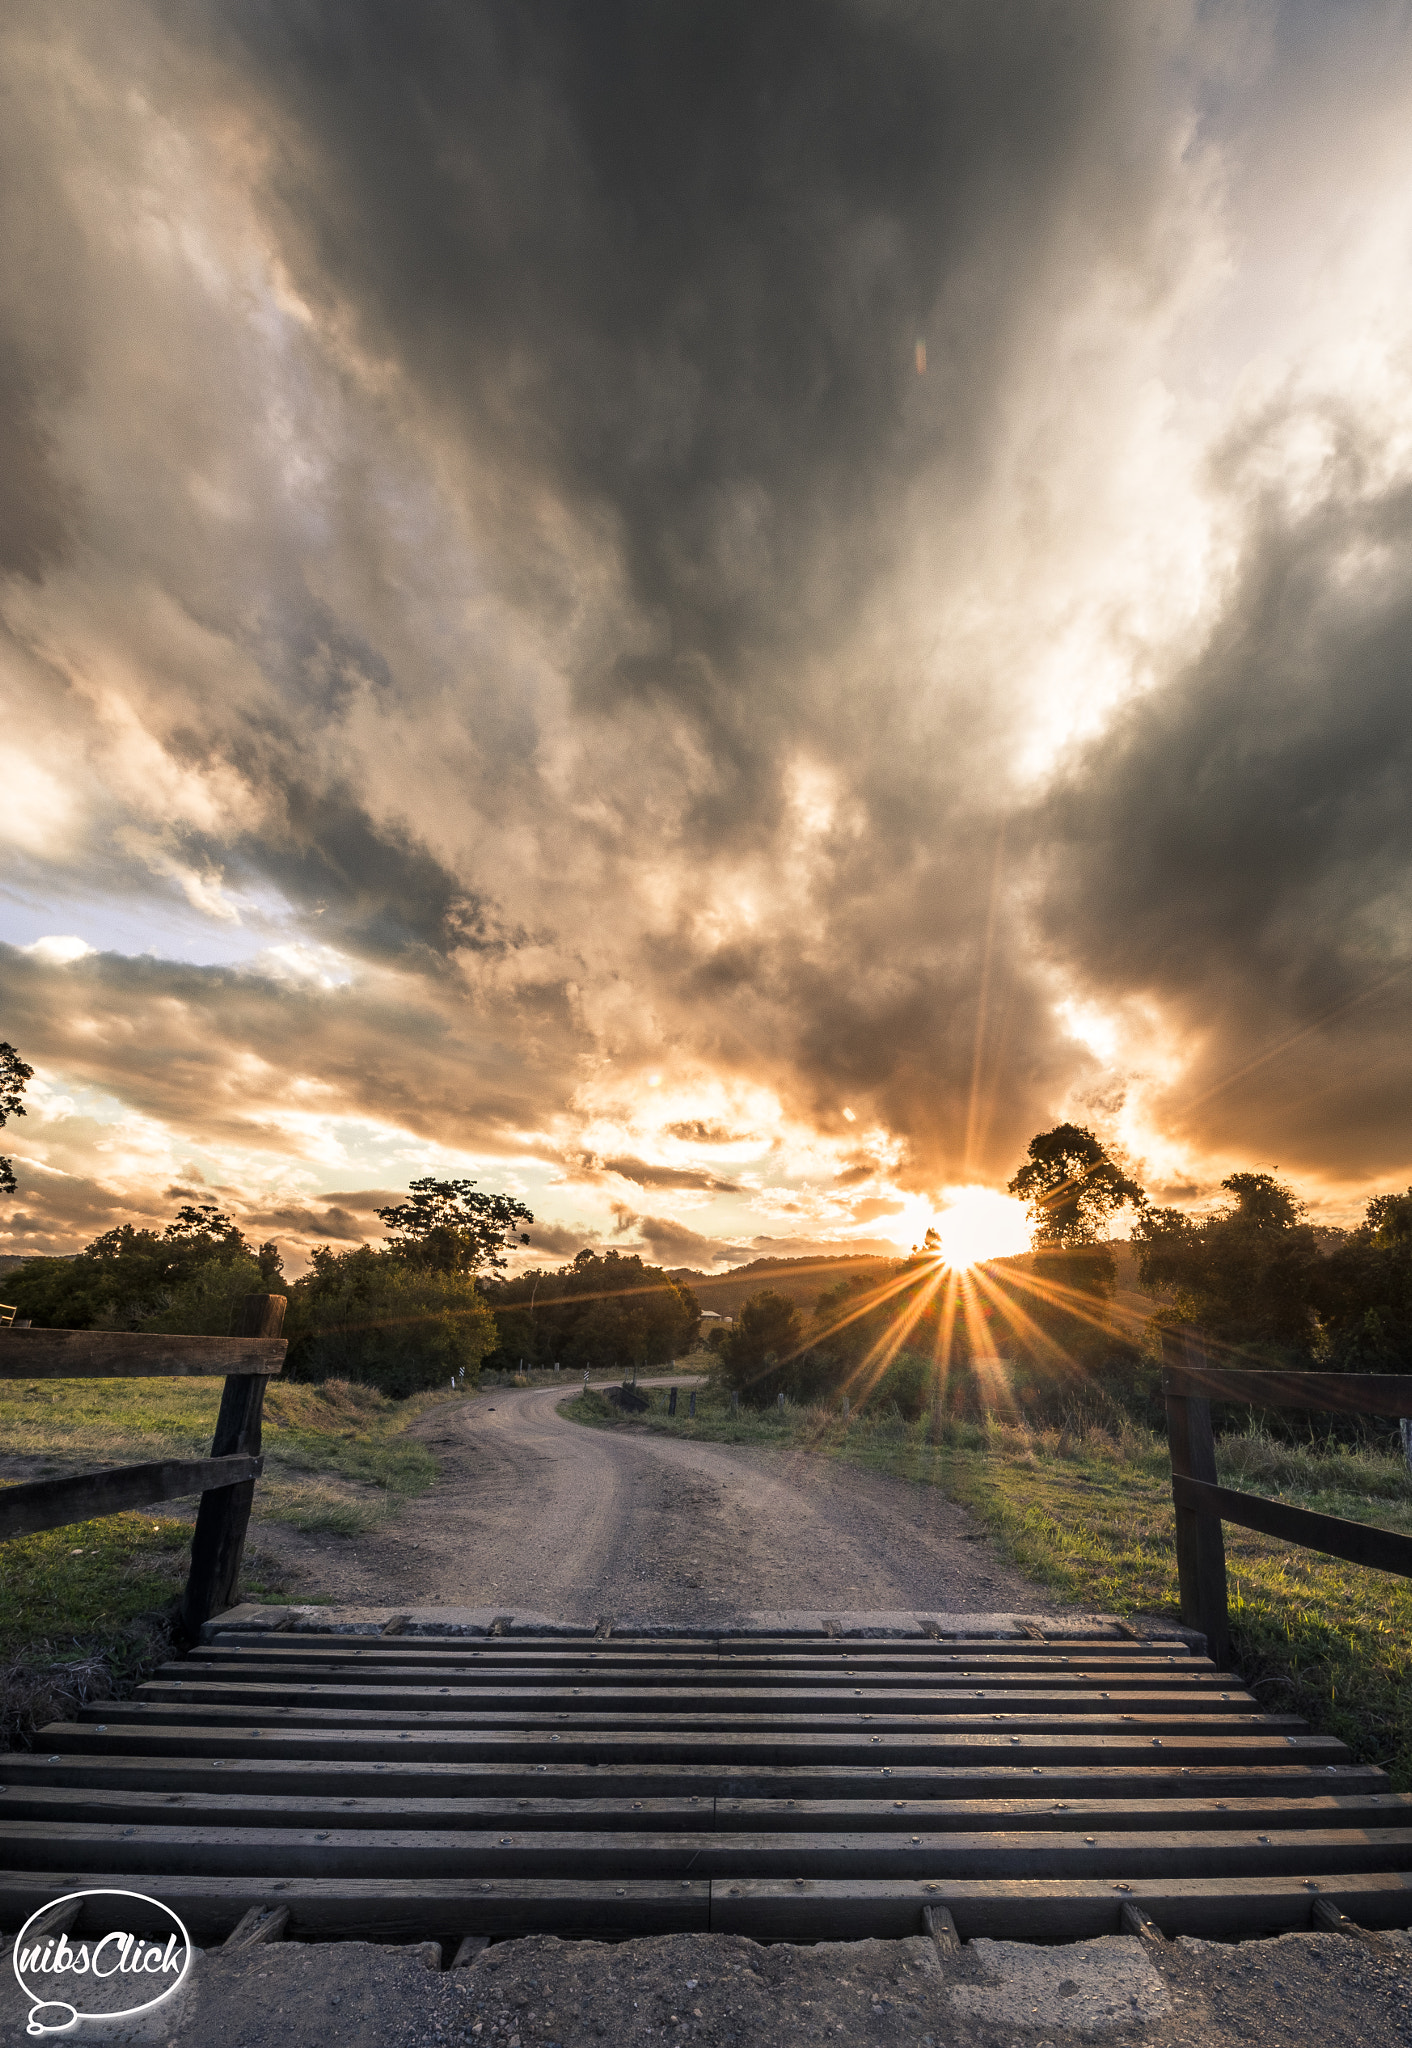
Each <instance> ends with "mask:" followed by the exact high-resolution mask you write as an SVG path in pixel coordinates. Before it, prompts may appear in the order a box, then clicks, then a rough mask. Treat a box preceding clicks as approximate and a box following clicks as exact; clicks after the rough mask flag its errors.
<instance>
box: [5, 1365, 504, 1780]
mask: <svg viewBox="0 0 1412 2048" xmlns="http://www.w3.org/2000/svg"><path fill="white" fill-rule="evenodd" d="M222 1384H223V1383H222V1381H221V1380H219V1379H186V1378H183V1379H133V1380H96V1379H94V1380H87V1379H86V1380H45V1381H40V1382H36V1383H32V1384H27V1383H26V1382H24V1381H3V1382H0V1444H3V1445H4V1447H5V1450H6V1452H7V1453H10V1454H12V1455H13V1454H19V1455H22V1456H27V1457H29V1458H31V1459H34V1460H35V1461H36V1463H35V1465H34V1467H33V1468H32V1469H33V1475H34V1476H35V1477H37V1478H38V1477H47V1476H51V1475H57V1474H60V1473H67V1472H74V1471H82V1470H84V1469H85V1468H87V1467H90V1466H101V1465H116V1464H136V1463H145V1462H147V1461H149V1460H152V1459H157V1458H161V1457H197V1456H203V1455H205V1453H206V1452H208V1451H209V1449H210V1444H211V1435H212V1432H213V1430H214V1428H215V1423H216V1411H217V1409H218V1408H219V1407H220V1400H221V1390H222ZM453 1398H455V1399H462V1398H464V1397H463V1396H459V1395H458V1396H454V1397H453V1396H452V1395H451V1394H450V1393H449V1392H448V1393H445V1394H443V1393H432V1394H421V1395H417V1396H414V1397H413V1398H412V1399H411V1400H407V1401H391V1400H389V1399H388V1398H387V1397H386V1396H385V1395H383V1394H379V1393H377V1392H375V1391H374V1390H373V1389H372V1388H370V1387H359V1386H350V1385H348V1384H347V1383H346V1382H344V1381H338V1380H330V1381H327V1382H325V1383H324V1384H322V1385H320V1386H306V1385H301V1384H299V1383H297V1382H294V1381H288V1382H281V1381H275V1382H274V1383H273V1384H272V1385H271V1386H270V1387H269V1388H268V1389H267V1391H266V1395H265V1410H264V1450H265V1476H264V1478H263V1479H262V1480H261V1482H260V1484H259V1485H258V1486H257V1487H256V1489H255V1507H254V1513H253V1516H252V1527H251V1533H250V1542H249V1544H248V1546H247V1550H246V1557H245V1564H244V1568H243V1571H242V1582H241V1587H240V1594H241V1597H242V1598H246V1599H256V1600H258V1599H278V1598H280V1597H281V1595H282V1594H284V1593H285V1590H286V1589H285V1588H284V1587H283V1586H282V1585H281V1583H280V1575H279V1568H278V1566H277V1565H276V1564H275V1562H274V1560H273V1559H272V1558H270V1557H269V1556H268V1555H266V1554H262V1552H261V1548H260V1542H259V1535H260V1529H261V1526H262V1525H267V1524H270V1523H275V1522H279V1523H284V1524H286V1525H288V1526H290V1527H292V1528H295V1529H299V1530H302V1531H304V1532H306V1533H315V1532H319V1531H324V1532H330V1533H333V1534H337V1535H341V1536H354V1535H359V1534H361V1533H362V1532H363V1531H364V1530H367V1529H369V1528H373V1527H375V1526H376V1525H377V1524H378V1523H379V1522H380V1521H382V1520H385V1519H386V1518H387V1516H388V1515H389V1514H392V1513H395V1512H396V1509H397V1507H398V1506H399V1505H400V1503H401V1502H402V1501H403V1500H406V1499H408V1498H410V1497H411V1496H412V1495H414V1494H418V1493H421V1492H424V1491H425V1489H426V1488H427V1487H428V1486H430V1485H431V1483H432V1481H433V1480H434V1479H435V1477H436V1473H437V1463H436V1459H435V1456H434V1455H433V1453H432V1452H431V1451H429V1450H428V1449H427V1447H426V1446H425V1445H424V1444H421V1443H419V1442H417V1441H416V1440H415V1439H413V1438H410V1437H409V1436H408V1435H407V1429H408V1425H409V1424H410V1423H412V1422H414V1421H415V1420H416V1419H417V1417H418V1416H420V1415H422V1414H424V1413H425V1412H426V1411H427V1409H428V1408H431V1407H435V1406H437V1405H438V1404H439V1403H441V1402H443V1401H449V1400H451V1399H453ZM188 1505H189V1507H190V1508H191V1509H193V1510H194V1507H195V1501H194V1499H193V1500H192V1501H191V1502H190V1503H189V1504H188ZM190 1550H191V1524H190V1521H189V1520H182V1519H178V1518H176V1517H175V1516H173V1515H172V1514H171V1513H170V1511H169V1510H159V1511H157V1512H155V1513H152V1514H145V1515H144V1514H124V1515H108V1516H104V1517H102V1518H101V1519H100V1520H98V1521H94V1522H81V1523H71V1524H69V1525H68V1526H67V1527H65V1528H62V1529H51V1530H47V1531H45V1532H44V1533H43V1534H41V1535H38V1536H29V1537H21V1538H18V1539H16V1540H15V1541H14V1542H11V1543H7V1544H6V1545H5V1546H4V1549H3V1552H2V1553H0V1569H3V1598H0V1667H3V1670H0V1746H3V1744H4V1742H5V1741H6V1740H7V1739H9V1740H14V1739H17V1738H20V1739H22V1738H23V1737H24V1736H25V1734H26V1733H27V1732H29V1731H30V1730H32V1729H33V1728H34V1727H36V1726H38V1725H40V1724H41V1723H42V1722H43V1721H44V1720H46V1719H53V1718H54V1717H55V1715H56V1714H61V1713H65V1712H68V1711H71V1710H72V1707H73V1705H74V1703H75V1702H77V1701H79V1700H82V1699H84V1698H87V1697H89V1696H96V1697H103V1696H105V1695H106V1694H107V1693H108V1692H109V1691H112V1690H114V1689H117V1690H119V1691H121V1690H123V1689H125V1688H126V1687H127V1686H128V1685H130V1684H131V1683H133V1682H135V1681H136V1680H138V1679H140V1678H141V1677H142V1676H144V1675H145V1674H146V1672H147V1671H148V1670H150V1669H151V1668H152V1666H153V1664H154V1663H156V1662H158V1661H160V1659H161V1658H162V1657H163V1656H165V1655H166V1654H167V1653H168V1650H169V1647H170V1641H171V1636H170V1625H171V1621H172V1618H173V1614H174V1607H175V1602H176V1600H177V1598H178V1596H179V1595H180V1593H181V1589H182V1587H183V1585H184V1584H185V1582H186V1573H187V1567H188V1563H189V1559H190Z"/></svg>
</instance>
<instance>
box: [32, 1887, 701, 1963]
mask: <svg viewBox="0 0 1412 2048" xmlns="http://www.w3.org/2000/svg"><path fill="white" fill-rule="evenodd" d="M110 1875H111V1873H95V1872H92V1871H80V1870H70V1871H66V1872H64V1873H63V1874H62V1877H61V1878H60V1880H59V1881H60V1882H62V1884H63V1886H64V1888H65V1889H66V1890H70V1891H89V1890H98V1889H102V1888H103V1886H104V1884H105V1882H106V1879H107V1877H109V1876H110ZM53 1883H54V1875H51V1874H49V1873H41V1874H38V1875H34V1874H26V1873H24V1872H0V1925H3V1926H6V1927H18V1926H20V1925H21V1923H22V1922H23V1921H24V1920H26V1919H27V1918H28V1916H29V1915H30V1914H31V1913H32V1912H35V1911H37V1910H38V1908H39V1907H40V1906H42V1905H43V1904H44V1903H45V1901H46V1900H47V1899H49V1898H51V1897H52V1896H53V1889H52V1887H53ZM153 1891H154V1895H155V1896H157V1897H159V1898H160V1899H161V1900H162V1903H163V1904H164V1905H167V1906H170V1907H171V1908H172V1910H173V1911H174V1912H175V1913H178V1914H179V1915H180V1917H181V1919H182V1921H183V1922H184V1923H185V1925H186V1927H187V1928H188V1929H189V1931H190V1933H191V1937H192V1939H193V1940H194V1941H196V1942H198V1943H199V1944H201V1945H203V1946H206V1947H209V1946H210V1945H211V1944H212V1943H213V1942H215V1941H219V1940H222V1939H224V1937H225V1936H226V1935H227V1934H229V1933H230V1931H231V1929H232V1928H233V1927H234V1926H235V1925H236V1923H237V1922H238V1921H239V1920H240V1918H241V1917H242V1916H243V1915H244V1914H245V1913H247V1912H248V1911H249V1910H250V1908H251V1907H252V1906H282V1907H284V1908H285V1909H287V1911H288V1913H289V1925H288V1928H287V1934H288V1936H289V1938H290V1939H291V1940H295V1941H319V1940H323V1941H358V1940H367V1941H380V1942H402V1941H423V1940H427V1939H433V1940H440V1941H442V1942H443V1943H445V1942H449V1943H451V1944H452V1946H453V1947H454V1945H455V1944H456V1943H457V1942H458V1941H460V1940H461V1938H462V1935H463V1934H464V1932H465V1930H466V1929H467V1928H468V1927H470V1928H473V1929H475V1930H476V1931H478V1932H483V1933H486V1934H491V1935H511V1934H527V1933H543V1934H557V1935H559V1936H561V1937H562V1938H563V1939H564V1940H592V1939H593V1938H594V1937H595V1936H601V1935H608V1936H619V1937H621V1936H623V1935H625V1934H628V1933H632V1934H703V1933H705V1932H706V1931H707V1929H708V1927H709V1925H710V1886H709V1884H707V1883H705V1882H703V1881H701V1880H688V1881H686V1882H682V1881H681V1880H680V1879H678V1880H676V1881H673V1882H670V1883H665V1884H664V1883H662V1882H660V1881H657V1880H647V1881H642V1880H637V1881H634V1880H633V1879H631V1878H628V1879H624V1881H623V1882H622V1883H620V1884H614V1883H602V1882H590V1883H585V1882H583V1881H572V1880H569V1881H565V1880H557V1881H556V1880H554V1879H544V1878H539V1879H520V1880H516V1881H511V1880H504V1879H502V1880H498V1881H497V1880H491V1879H486V1880H479V1881H476V1880H466V1879H456V1880H450V1881H448V1880H440V1881H436V1880H425V1881H420V1880H418V1881H412V1882H403V1883H395V1882H390V1881H388V1880H385V1879H381V1878H375V1879H372V1880H366V1879H362V1880H359V1879H352V1880H349V1879H342V1880H339V1879H322V1880H321V1879H303V1880H282V1879H278V1878H276V1879H268V1878H241V1877H186V1876H182V1875H180V1874H178V1873H176V1872H170V1873H161V1874H160V1875H159V1876H157V1877H156V1878H155V1879H154V1881H153ZM105 1911H107V1912H108V1913H109V1918H108V1920H107V1923H106V1924H107V1925H108V1926H116V1925H120V1924H121V1912H120V1909H118V1908H116V1907H114V1906H112V1905H106V1906H105Z"/></svg>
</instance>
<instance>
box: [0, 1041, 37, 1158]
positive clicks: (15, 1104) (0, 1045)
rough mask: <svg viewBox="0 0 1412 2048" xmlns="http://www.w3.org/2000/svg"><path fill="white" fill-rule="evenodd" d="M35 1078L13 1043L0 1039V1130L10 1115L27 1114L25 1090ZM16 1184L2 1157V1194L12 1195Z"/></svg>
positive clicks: (32, 1069)
mask: <svg viewBox="0 0 1412 2048" xmlns="http://www.w3.org/2000/svg"><path fill="white" fill-rule="evenodd" d="M33 1079H34V1068H33V1067H27V1066H26V1065H25V1063H24V1061H23V1060H22V1059H21V1058H20V1056H19V1054H18V1053H17V1052H16V1051H15V1048H14V1047H13V1046H12V1045H10V1044H9V1043H8V1042H5V1041H0V1130H3V1128H4V1126H5V1124H6V1122H7V1121H8V1120H9V1118H10V1117H12V1116H23V1115H24V1114H25V1106H24V1100H23V1098H24V1092H25V1089H26V1087H27V1086H28V1084H29V1083H30V1082H31V1081H32V1080H33ZM16 1186H17V1182H16V1180H15V1172H14V1168H13V1166H12V1165H11V1163H10V1161H9V1160H8V1159H5V1158H0V1195H12V1194H13V1193H14V1191H15V1188H16Z"/></svg>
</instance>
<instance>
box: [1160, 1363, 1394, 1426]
mask: <svg viewBox="0 0 1412 2048" xmlns="http://www.w3.org/2000/svg"><path fill="white" fill-rule="evenodd" d="M1162 1390H1163V1392H1164V1393H1167V1392H1171V1393H1173V1394H1177V1395H1183V1396H1191V1395H1200V1396H1203V1397H1204V1398H1205V1399H1207V1400H1210V1401H1243V1402H1248V1403H1249V1404H1251V1405H1252V1406H1253V1407H1256V1408H1319V1409H1325V1410H1328V1411H1331V1412H1333V1413H1335V1414H1339V1415H1390V1416H1403V1415H1412V1374H1409V1373H1391V1372H1224V1371H1222V1370H1220V1369H1219V1368H1217V1367H1213V1366H1205V1365H1194V1364H1191V1365H1176V1366H1167V1367H1165V1368H1164V1370H1163V1373H1162Z"/></svg>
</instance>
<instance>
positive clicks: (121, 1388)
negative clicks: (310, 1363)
mask: <svg viewBox="0 0 1412 2048" xmlns="http://www.w3.org/2000/svg"><path fill="white" fill-rule="evenodd" d="M222 1384H223V1382H222V1381H221V1380H219V1379H150V1380H142V1379H133V1380H45V1381H40V1382H38V1383H37V1384H34V1385H29V1386H27V1385H26V1384H25V1383H24V1382H23V1381H7V1382H0V1443H3V1444H4V1446H5V1449H6V1450H7V1451H8V1452H11V1453H19V1454H21V1455H25V1456H29V1457H32V1458H36V1459H38V1460H39V1461H40V1462H39V1464H38V1466H37V1467H36V1474H35V1476H36V1477H44V1476H47V1475H48V1474H50V1473H59V1472H71V1471H81V1470H82V1469H83V1468H84V1467H86V1466H89V1465H116V1464H133V1463H138V1462H145V1461H147V1460H149V1459H153V1458H160V1457H187V1458H191V1457H201V1456H204V1455H205V1453H206V1452H207V1451H209V1449H210V1444H211V1435H212V1432H213V1430H214V1429H215V1426H216V1411H217V1409H218V1408H219V1407H220V1401H221V1388H222ZM464 1398H465V1397H464V1396H462V1395H455V1396H453V1395H452V1394H450V1393H449V1392H448V1393H440V1392H437V1393H431V1394H418V1395H414V1396H413V1397H412V1398H411V1399H410V1400H407V1401H392V1400H389V1399H388V1398H387V1396H386V1395H385V1394H379V1393H377V1392H376V1391H375V1390H374V1389H373V1388H371V1387H361V1386H351V1385H349V1383H348V1382H347V1381H345V1380H327V1381H325V1382H323V1383H322V1384H321V1385H318V1386H308V1385H302V1384H300V1383H299V1382H298V1381H293V1380H290V1381H279V1380H276V1381H274V1382H273V1383H272V1384H271V1386H270V1387H269V1388H268V1390H267V1392H266V1394H265V1412H264V1439H263V1441H264V1451H265V1477H264V1479H263V1481H262V1482H261V1484H260V1485H259V1486H258V1487H257V1488H256V1489H255V1510H254V1520H255V1521H256V1522H257V1523H258V1522H262V1521H279V1522H286V1523H288V1524H289V1525H290V1526H291V1527H293V1528H296V1529H302V1530H305V1531H306V1532H309V1533H314V1532H316V1531H320V1530H326V1531H331V1532H333V1533H335V1534H338V1535H344V1536H352V1535H358V1534H360V1533H361V1532H362V1531H363V1530H365V1529H369V1528H371V1527H373V1526H374V1525H375V1523H377V1522H378V1521H379V1520H381V1519H382V1518H383V1517H384V1516H385V1515H386V1513H387V1512H388V1511H389V1509H391V1508H395V1506H396V1504H397V1503H398V1502H399V1501H400V1500H404V1499H406V1498H408V1497H409V1496H411V1495H413V1494H417V1493H422V1492H425V1490H426V1488H427V1487H428V1486H430V1485H431V1483H432V1481H433V1480H434V1479H435V1477H436V1472H437V1465H436V1459H435V1457H434V1456H433V1455H432V1453H431V1452H430V1451H429V1450H428V1449H427V1448H426V1446H425V1445H424V1444H420V1443H418V1442H417V1441H416V1440H415V1439H414V1438H410V1437H408V1436H407V1434H406V1432H407V1428H408V1425H409V1424H410V1423H412V1422H414V1421H415V1420H416V1419H417V1417H418V1416H420V1415H423V1414H425V1412H426V1410H427V1409H428V1408H431V1407H435V1406H437V1405H438V1404H439V1403H440V1402H442V1401H450V1400H452V1399H457V1400H460V1399H464Z"/></svg>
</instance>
